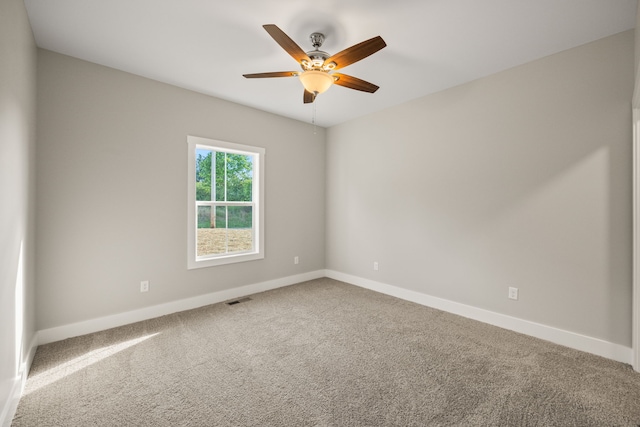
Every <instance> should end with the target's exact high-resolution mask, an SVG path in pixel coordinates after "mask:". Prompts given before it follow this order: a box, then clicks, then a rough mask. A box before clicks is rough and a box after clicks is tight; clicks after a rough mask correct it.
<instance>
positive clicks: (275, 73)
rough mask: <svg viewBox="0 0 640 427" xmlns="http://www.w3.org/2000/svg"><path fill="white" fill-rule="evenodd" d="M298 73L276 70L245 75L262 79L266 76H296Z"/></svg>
mask: <svg viewBox="0 0 640 427" xmlns="http://www.w3.org/2000/svg"><path fill="white" fill-rule="evenodd" d="M297 75H298V72H297V71H276V72H273V73H254V74H243V76H244V77H246V78H248V79H262V78H265V77H295V76H297Z"/></svg>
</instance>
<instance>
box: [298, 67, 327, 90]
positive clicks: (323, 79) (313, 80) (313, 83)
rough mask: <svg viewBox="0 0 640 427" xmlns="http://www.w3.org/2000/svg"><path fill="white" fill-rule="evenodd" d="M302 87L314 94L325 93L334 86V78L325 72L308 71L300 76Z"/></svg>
mask: <svg viewBox="0 0 640 427" xmlns="http://www.w3.org/2000/svg"><path fill="white" fill-rule="evenodd" d="M300 81H301V82H302V86H304V88H305V89H306V90H307V91H308V92H311V93H313V94H316V95H317V94H319V93H323V92H325V91H326V90H327V89H329V88H330V87H331V85H332V84H333V81H334V80H333V77H332V76H330V75H329V73H326V72H324V71H318V70H307V71H305V72H303V73H301V74H300Z"/></svg>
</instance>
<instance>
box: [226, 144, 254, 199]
mask: <svg viewBox="0 0 640 427" xmlns="http://www.w3.org/2000/svg"><path fill="white" fill-rule="evenodd" d="M252 180H253V156H248V155H244V154H232V153H227V201H230V202H250V201H251V185H252Z"/></svg>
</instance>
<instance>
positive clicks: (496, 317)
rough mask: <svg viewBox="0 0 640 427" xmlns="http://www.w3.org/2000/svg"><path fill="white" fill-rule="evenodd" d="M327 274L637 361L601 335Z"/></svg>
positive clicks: (618, 358)
mask: <svg viewBox="0 0 640 427" xmlns="http://www.w3.org/2000/svg"><path fill="white" fill-rule="evenodd" d="M325 276H326V277H329V278H331V279H336V280H340V281H342V282H346V283H350V284H352V285H356V286H360V287H362V288H366V289H370V290H372V291H376V292H380V293H383V294H386V295H391V296H394V297H396V298H400V299H404V300H407V301H411V302H415V303H418V304H421V305H425V306H428V307H432V308H436V309H438V310H442V311H446V312H449V313H453V314H457V315H459V316H463V317H467V318H469V319H473V320H478V321H480V322H484V323H488V324H490V325H494V326H498V327H501V328H504V329H509V330H511V331H515V332H519V333H522V334H525V335H530V336H532V337H536V338H540V339H543V340H546V341H551V342H553V343H555V344H560V345H563V346H565V347H569V348H573V349H576V350H580V351H585V352H587V353H592V354H595V355H598V356H602V357H606V358H608V359H613V360H616V361H618V362H622V363H628V364H631V363H632V361H633V350H632V349H631V348H630V347H625V346H623V345H620V344H615V343H612V342H608V341H604V340H601V339H598V338H593V337H589V336H586V335H581V334H577V333H575V332H570V331H566V330H563V329H558V328H554V327H552V326H547V325H542V324H540V323H536V322H531V321H529V320H523V319H518V318H517V317H512V316H507V315H505V314H500V313H496V312H493V311H489V310H484V309H481V308H477V307H473V306H470V305H466V304H461V303H459V302H455V301H450V300H446V299H442V298H437V297H433V296H430V295H427V294H423V293H420V292H416V291H411V290H408V289H403V288H399V287H397V286H392V285H387V284H385V283H380V282H376V281H373V280H369V279H363V278H361V277H357V276H352V275H349V274H345V273H340V272H338V271H333V270H325Z"/></svg>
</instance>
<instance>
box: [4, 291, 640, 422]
mask: <svg viewBox="0 0 640 427" xmlns="http://www.w3.org/2000/svg"><path fill="white" fill-rule="evenodd" d="M251 298H252V299H251V300H250V301H245V302H242V303H240V304H235V305H231V306H229V305H226V304H216V305H211V306H207V307H203V308H200V309H196V310H190V311H186V312H182V313H176V314H173V315H169V316H164V317H160V318H157V319H153V320H148V321H144V322H140V323H136V324H132V325H128V326H124V327H121V328H116V329H111V330H108V331H104V332H99V333H95V334H91V335H86V336H82V337H78V338H73V339H68V340H65V341H61V342H57V343H52V344H48V345H45V346H41V347H39V348H38V351H37V353H36V356H35V360H34V363H33V367H32V370H31V374H30V376H29V380H28V382H27V387H26V392H25V395H24V397H23V398H22V400H21V401H20V405H19V407H18V411H17V415H16V417H15V419H14V420H13V426H16V427H18V426H296V427H297V426H451V425H455V426H581V427H584V426H637V425H639V424H640V374H638V373H635V372H633V371H632V370H631V368H630V367H629V366H627V365H624V364H621V363H617V362H613V361H610V360H607V359H603V358H600V357H597V356H592V355H589V354H586V353H581V352H578V351H574V350H570V349H567V348H564V347H560V346H557V345H554V344H550V343H547V342H544V341H541V340H537V339H534V338H530V337H527V336H524V335H520V334H517V333H514V332H510V331H506V330H503V329H500V328H496V327H493V326H489V325H485V324H482V323H479V322H475V321H472V320H468V319H465V318H462V317H458V316H454V315H451V314H448V313H444V312H441V311H437V310H434V309H430V308H426V307H423V306H420V305H417V304H413V303H409V302H405V301H402V300H398V299H395V298H392V297H388V296H385V295H381V294H377V293H375V292H371V291H368V290H364V289H360V288H358V287H355V286H351V285H347V284H344V283H341V282H337V281H334V280H330V279H320V280H314V281H310V282H306V283H301V284H298V285H294V286H289V287H286V288H281V289H277V290H274V291H269V292H265V293H261V294H257V295H253V296H251Z"/></svg>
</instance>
